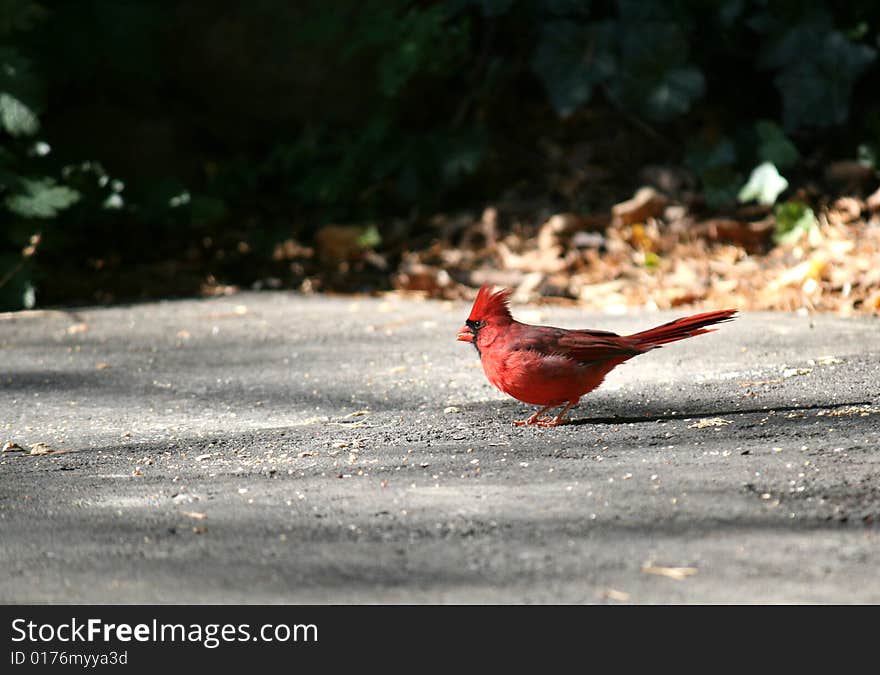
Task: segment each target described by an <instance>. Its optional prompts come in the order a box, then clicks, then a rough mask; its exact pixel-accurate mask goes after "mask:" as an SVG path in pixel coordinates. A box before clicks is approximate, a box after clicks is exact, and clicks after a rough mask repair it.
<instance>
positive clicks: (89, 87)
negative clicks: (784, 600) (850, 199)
mask: <svg viewBox="0 0 880 675" xmlns="http://www.w3.org/2000/svg"><path fill="white" fill-rule="evenodd" d="M878 31H880V5H878V4H877V3H876V2H872V1H870V0H860V1H856V2H852V3H846V4H842V3H831V2H830V0H808V1H807V2H794V0H782V1H770V0H727V1H723V2H705V0H673V1H672V2H661V1H659V0H658V1H657V2H648V1H643V0H594V1H591V2H588V1H585V0H450V1H449V2H432V1H415V0H339V1H337V2H332V3H326V2H318V1H317V0H306V1H305V2H298V3H290V2H281V1H280V0H252V2H248V3H223V4H222V6H219V5H215V4H214V3H205V2H202V1H201V0H155V1H154V2H142V1H140V0H65V1H61V0H56V1H52V0H41V1H40V2H35V1H34V0H0V307H3V308H10V307H13V308H14V307H21V306H23V305H26V304H28V303H30V302H32V301H33V299H34V297H35V293H36V298H37V301H38V302H39V301H48V302H59V301H69V300H77V301H80V300H94V299H95V298H98V299H102V298H108V297H109V296H108V295H100V296H97V295H95V292H96V291H98V290H99V289H101V288H103V289H106V288H111V289H114V292H115V293H116V294H117V297H118V295H119V294H121V295H123V296H131V295H140V294H148V293H160V292H163V291H164V290H165V289H166V288H167V289H170V290H171V291H185V290H192V288H195V287H197V286H198V284H199V283H201V281H202V280H203V279H204V278H205V277H206V276H207V275H208V274H212V275H214V276H215V277H216V278H217V279H219V280H221V281H228V282H235V283H250V282H251V281H253V280H254V279H255V278H260V277H259V275H261V274H263V275H265V274H267V273H269V272H271V273H272V274H275V273H278V274H283V273H284V270H283V269H281V270H279V269H268V267H267V265H258V264H254V263H255V261H269V260H270V259H271V255H270V254H271V251H272V250H273V247H274V244H275V243H277V242H278V241H280V240H283V239H286V238H289V237H291V236H293V237H296V238H298V239H301V240H303V241H305V242H307V243H308V241H309V239H310V237H311V235H312V234H313V233H314V232H315V231H316V230H317V229H318V228H320V227H321V226H322V225H325V224H327V223H331V222H342V223H345V222H357V223H365V222H375V223H377V228H376V229H373V230H368V232H369V233H370V237H369V240H370V245H373V246H382V247H393V246H395V245H399V246H400V247H405V245H406V243H407V238H406V233H405V232H401V231H399V229H396V230H394V231H392V230H391V228H390V226H386V225H385V223H389V222H393V221H394V220H395V219H397V218H400V217H404V218H407V219H409V221H410V222H417V221H418V220H419V219H420V218H427V217H429V216H430V215H431V214H433V213H436V212H438V211H455V210H458V209H461V208H463V207H481V206H483V205H484V204H486V203H487V202H489V201H491V200H494V199H496V198H497V197H498V196H499V195H501V194H505V193H508V194H509V193H511V191H515V192H517V193H519V194H521V195H522V196H526V197H530V198H534V197H537V198H540V199H547V200H556V201H557V202H559V203H558V204H557V206H559V207H561V208H569V209H571V208H607V206H608V205H609V204H611V203H613V202H614V201H617V200H619V199H621V198H623V197H626V196H628V194H629V193H630V192H631V190H632V188H633V187H635V185H634V181H635V178H634V177H635V176H637V175H638V169H639V168H640V167H641V164H644V163H647V162H662V163H678V164H682V165H685V166H687V167H689V168H690V169H691V170H692V171H693V173H694V174H695V175H696V177H697V179H698V181H699V187H700V190H701V192H702V194H703V196H704V198H705V201H706V203H707V204H708V205H709V206H710V207H711V208H723V207H724V205H725V204H728V203H731V202H733V201H735V199H736V197H737V193H738V191H739V189H740V188H741V187H742V185H743V182H744V180H745V178H746V177H747V176H748V175H749V173H750V172H751V170H752V169H753V168H754V167H755V166H757V165H759V164H761V163H763V162H770V163H772V164H773V165H774V166H775V167H776V168H777V169H779V171H780V172H782V173H783V174H784V175H785V176H786V177H787V178H789V179H790V178H792V175H790V174H789V173H787V172H789V171H790V172H795V173H796V172H798V171H800V172H803V171H805V169H804V166H803V165H804V164H805V162H803V161H802V159H803V158H809V157H813V156H817V155H818V156H821V157H822V158H824V159H825V160H827V159H832V158H834V157H842V158H850V159H855V158H858V159H860V160H861V161H863V162H866V163H870V162H872V161H875V162H876V156H877V153H878V148H880V101H878V97H877V96H876V93H875V92H876V91H877V90H878V89H880V75H878V66H877V48H878ZM579 158H581V159H579ZM582 158H586V159H582ZM578 162H581V163H583V162H586V163H587V164H589V165H591V166H598V167H600V168H603V169H605V173H606V175H609V176H610V178H609V179H608V180H607V181H605V182H595V181H584V182H583V183H582V184H578V187H576V188H572V189H568V190H567V191H561V190H560V189H559V188H558V185H557V183H554V181H555V180H557V178H558V177H560V176H562V177H563V178H565V177H566V176H568V175H569V174H571V173H572V172H575V173H576V172H577V171H579V170H580V168H579V167H580V166H581V165H580V164H579V163H578ZM572 167H574V168H572ZM595 173H596V172H595V171H593V174H591V175H595ZM557 182H558V181H557ZM572 190H573V191H572ZM787 213H788V212H787V211H785V212H783V211H780V214H781V216H780V217H785V218H787V217H788V216H787V215H786V214H787ZM795 220H797V219H795ZM36 233H42V235H43V237H42V243H41V245H40V247H39V250H38V251H37V252H36V254H35V255H32V256H30V257H27V256H26V257H22V250H24V249H25V248H26V247H27V246H28V242H29V241H30V238H31V237H32V235H34V234H36ZM242 242H246V243H247V245H241V244H242ZM388 250H391V249H390V248H389V249H388ZM230 251H232V253H230ZM236 251H237V252H236ZM242 251H244V252H242ZM248 251H250V253H248ZM248 255H251V256H252V257H251V258H248V257H247V256H248ZM269 266H270V265H269ZM157 269H158V270H160V273H159V277H156V276H149V275H147V276H144V275H145V274H146V273H145V272H144V270H153V271H155V270H157ZM10 270H11V271H13V274H11V275H10V274H7V272H8V271H10ZM128 272H131V273H132V274H133V276H132V277H131V279H130V280H129V282H127V285H126V284H123V283H122V281H121V279H122V278H123V276H124V274H125V273H128ZM138 274H140V276H137V275H138ZM151 274H152V272H151ZM132 280H133V281H132ZM166 281H167V282H168V285H167V286H165V285H163V284H165V282H166ZM138 284H140V285H141V286H142V287H139V285H138ZM175 284H176V285H175Z"/></svg>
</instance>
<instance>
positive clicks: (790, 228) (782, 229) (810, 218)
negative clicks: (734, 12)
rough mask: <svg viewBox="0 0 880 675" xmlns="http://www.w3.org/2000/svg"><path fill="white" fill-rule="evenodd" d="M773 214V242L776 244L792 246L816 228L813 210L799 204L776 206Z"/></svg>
mask: <svg viewBox="0 0 880 675" xmlns="http://www.w3.org/2000/svg"><path fill="white" fill-rule="evenodd" d="M773 214H774V215H775V216H776V228H775V229H774V230H773V241H775V242H776V243H777V244H793V243H794V242H796V241H797V240H798V239H800V238H801V236H802V235H803V234H804V233H805V232H809V231H810V230H811V229H812V228H813V227H815V226H816V216H815V215H814V214H813V209H811V208H810V207H809V206H807V205H806V204H801V203H800V202H784V203H782V204H778V205H777V206H776V208H775V209H774V211H773Z"/></svg>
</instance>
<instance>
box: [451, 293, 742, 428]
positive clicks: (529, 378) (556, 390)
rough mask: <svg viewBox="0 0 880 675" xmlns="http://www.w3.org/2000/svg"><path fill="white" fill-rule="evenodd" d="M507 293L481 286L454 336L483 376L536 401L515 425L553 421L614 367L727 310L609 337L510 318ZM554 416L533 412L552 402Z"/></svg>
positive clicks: (696, 331)
mask: <svg viewBox="0 0 880 675" xmlns="http://www.w3.org/2000/svg"><path fill="white" fill-rule="evenodd" d="M511 293H512V291H509V290H501V291H498V292H496V293H493V292H492V290H491V287H490V286H489V285H488V284H483V286H482V287H481V288H480V291H479V293H478V294H477V299H476V300H475V301H474V306H473V308H472V309H471V314H470V316H469V317H468V319H467V321H466V322H465V325H464V326H462V328H461V329H460V330H459V332H458V339H459V340H462V341H463V342H470V343H472V344H473V345H474V347H476V349H477V353H478V354H479V355H480V361H481V362H482V363H483V371H484V372H485V373H486V377H488V378H489V382H491V383H492V384H493V385H495V386H496V387H498V389H500V390H501V391H503V392H504V393H505V394H509V395H510V396H513V397H514V398H515V399H518V400H520V401H522V402H523V403H530V404H532V405H540V406H543V407H542V408H541V409H540V410H539V411H538V412H536V413H535V414H534V415H532V416H531V417H529V418H528V419H527V420H517V421H516V422H514V424H516V425H522V424H537V425H538V426H542V427H555V426H556V425H558V424H562V423H563V422H565V421H566V420H565V413H567V412H568V411H569V410H571V409H572V408H573V407H574V406H576V405H577V404H578V401H579V400H580V398H581V396H583V395H584V394H586V393H587V392H590V391H593V389H595V388H596V387H598V386H599V385H600V384H602V380H604V379H605V376H606V375H607V374H608V373H609V372H611V370H612V369H613V368H614V367H615V366H619V365H620V364H621V363H623V362H624V361H628V360H629V359H631V358H632V357H634V356H638V355H639V354H644V353H645V352H647V351H650V350H652V349H654V348H656V347H659V346H661V345H664V344H666V343H667V342H675V341H676V340H683V339H684V338H689V337H693V336H695V335H702V334H703V333H711V332H712V331H713V330H715V329H712V328H706V326H711V325H713V324H716V323H721V322H723V321H729V320H730V319H732V318H733V317H734V314H736V310H735V309H722V310H717V311H714V312H706V313H704V314H695V315H694V316H689V317H687V318H685V319H676V320H675V321H670V322H669V323H665V324H663V325H662V326H657V327H656V328H652V329H650V330H646V331H642V332H641V333H636V334H635V335H625V336H623V335H617V334H616V333H609V332H607V331H602V330H566V329H564V328H553V327H551V326H530V325H528V324H525V323H520V322H519V321H515V320H514V318H513V317H512V316H511V315H510V308H509V307H508V301H509V300H510V295H511ZM563 405H564V406H565V407H564V408H563V409H562V411H561V412H560V413H559V414H558V415H556V417H554V418H552V419H550V418H549V417H541V415H543V414H544V413H545V412H547V411H548V410H551V409H552V408H556V407H558V406H563Z"/></svg>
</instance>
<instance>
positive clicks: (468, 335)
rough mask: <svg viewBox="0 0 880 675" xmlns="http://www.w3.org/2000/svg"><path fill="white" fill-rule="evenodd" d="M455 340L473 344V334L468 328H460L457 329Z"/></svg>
mask: <svg viewBox="0 0 880 675" xmlns="http://www.w3.org/2000/svg"><path fill="white" fill-rule="evenodd" d="M455 339H456V340H460V341H461V342H473V341H474V332H473V331H472V330H471V328H470V326H462V327H461V328H459V329H458V335H457V336H456V337H455Z"/></svg>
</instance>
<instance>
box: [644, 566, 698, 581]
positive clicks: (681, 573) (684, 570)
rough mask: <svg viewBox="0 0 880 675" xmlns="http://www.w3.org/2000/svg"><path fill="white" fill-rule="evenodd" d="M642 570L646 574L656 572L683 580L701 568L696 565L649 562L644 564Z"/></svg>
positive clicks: (662, 575) (659, 574)
mask: <svg viewBox="0 0 880 675" xmlns="http://www.w3.org/2000/svg"><path fill="white" fill-rule="evenodd" d="M642 572H643V573H644V574H656V575H657V576H660V577H668V578H670V579H675V580H677V581H681V580H682V579H687V578H688V577H692V576H694V575H695V574H697V573H698V572H699V570H698V569H697V568H696V567H664V566H662V565H654V564H653V563H650V562H647V563H645V564H644V565H642Z"/></svg>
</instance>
